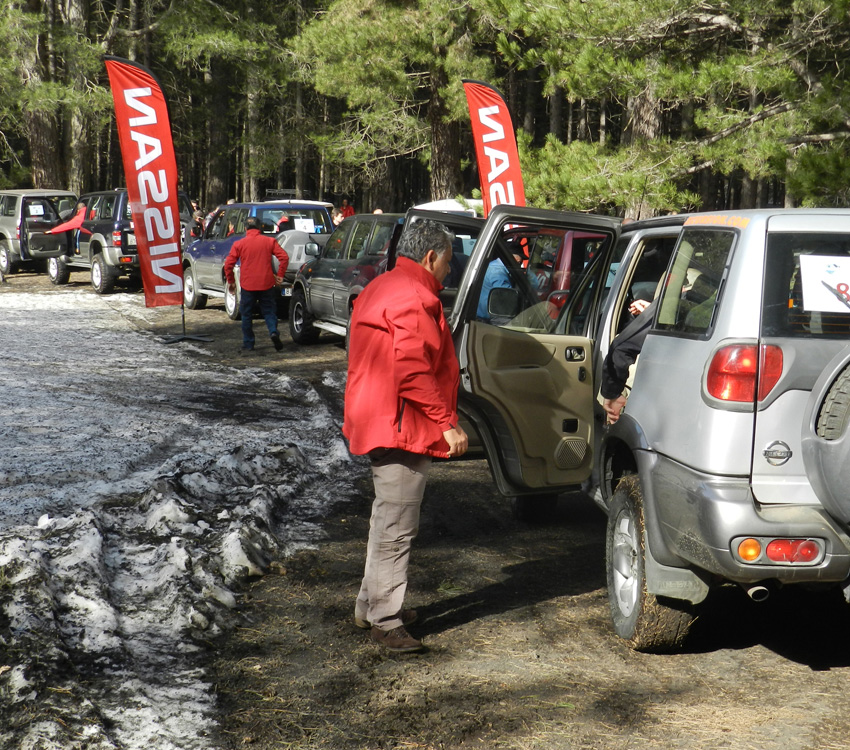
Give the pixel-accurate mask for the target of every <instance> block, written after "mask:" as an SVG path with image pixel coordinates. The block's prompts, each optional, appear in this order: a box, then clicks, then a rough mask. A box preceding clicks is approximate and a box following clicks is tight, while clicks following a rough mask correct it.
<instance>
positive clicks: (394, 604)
mask: <svg viewBox="0 0 850 750" xmlns="http://www.w3.org/2000/svg"><path fill="white" fill-rule="evenodd" d="M369 458H370V460H371V462H372V481H373V483H374V485H375V501H374V502H373V503H372V518H371V521H370V524H369V542H368V545H367V547H366V568H365V571H364V573H363V583H362V585H361V586H360V593H359V594H358V595H357V602H356V603H355V606H354V614H355V616H356V617H359V618H360V619H363V620H368V621H369V622H371V623H372V625H373V626H377V627H379V628H381V630H392V629H393V628H396V627H398V626H399V625H401V624H402V623H401V609H402V605H403V604H404V595H405V593H406V592H407V563H408V560H409V559H410V545H411V542H412V541H413V540H414V539H415V538H416V534H417V533H418V532H419V510H420V508H421V506H422V496H423V495H424V494H425V482H426V480H427V479H428V472H429V470H430V468H431V457H430V456H422V455H419V454H418V453H408V452H407V451H403V450H398V449H394V450H388V449H382V450H376V451H372V452H371V453H370V454H369Z"/></svg>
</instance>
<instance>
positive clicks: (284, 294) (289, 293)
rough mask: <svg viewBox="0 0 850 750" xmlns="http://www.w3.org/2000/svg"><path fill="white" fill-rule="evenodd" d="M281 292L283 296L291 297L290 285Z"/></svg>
mask: <svg viewBox="0 0 850 750" xmlns="http://www.w3.org/2000/svg"><path fill="white" fill-rule="evenodd" d="M281 294H282V295H283V296H284V297H291V296H292V287H291V286H288V287H286V289H284V290H283V291H282V292H281Z"/></svg>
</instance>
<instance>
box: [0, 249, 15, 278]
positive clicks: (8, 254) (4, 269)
mask: <svg viewBox="0 0 850 750" xmlns="http://www.w3.org/2000/svg"><path fill="white" fill-rule="evenodd" d="M17 270H18V264H17V263H13V262H12V248H11V247H9V240H0V273H2V274H4V275H5V276H8V275H9V274H12V273H15V271H17Z"/></svg>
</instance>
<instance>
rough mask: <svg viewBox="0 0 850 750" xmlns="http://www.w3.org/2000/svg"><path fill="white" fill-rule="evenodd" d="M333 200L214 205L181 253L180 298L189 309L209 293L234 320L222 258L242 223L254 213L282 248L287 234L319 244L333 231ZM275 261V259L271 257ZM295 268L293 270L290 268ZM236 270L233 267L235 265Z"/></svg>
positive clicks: (235, 299)
mask: <svg viewBox="0 0 850 750" xmlns="http://www.w3.org/2000/svg"><path fill="white" fill-rule="evenodd" d="M332 208H333V204H331V203H325V202H321V201H308V200H294V201H264V202H258V203H232V204H230V205H227V206H220V207H219V208H218V209H217V210H216V211H215V212H214V213H213V215H212V217H211V218H210V221H209V223H208V224H207V226H206V228H205V229H204V230H203V235H202V236H201V237H199V238H198V239H196V240H195V241H194V242H192V243H191V244H190V245H189V246H188V247H187V248H186V250H185V251H184V253H183V298H184V303H185V305H186V307H188V308H189V309H190V310H200V309H202V308H203V307H205V306H206V304H207V301H208V299H209V298H210V297H219V298H224V308H225V311H226V312H227V315H228V316H229V317H230V318H231V319H232V320H238V319H239V292H238V285H237V292H236V294H231V293H230V292H228V291H227V281H226V280H225V277H224V261H225V258H227V256H228V254H229V253H230V248H231V247H232V245H233V243H234V242H235V241H236V240H238V239H240V238H241V237H244V236H245V222H246V220H247V219H248V217H249V216H255V217H257V218H259V219H260V220H261V221H262V222H263V232H264V233H268V234H271V235H274V236H275V237H276V238H278V242H280V243H281V246H282V247H284V248H285V247H286V245H285V244H284V241H285V239H286V236H287V235H288V234H290V233H297V234H299V235H307V236H309V237H312V238H313V239H314V240H315V241H316V242H317V243H319V244H321V242H322V239H323V238H327V237H328V236H330V233H331V231H332V230H333V222H332V221H331V213H330V212H331V209H332ZM274 262H275V263H277V260H275V261H274ZM296 270H297V269H296ZM237 273H238V268H237Z"/></svg>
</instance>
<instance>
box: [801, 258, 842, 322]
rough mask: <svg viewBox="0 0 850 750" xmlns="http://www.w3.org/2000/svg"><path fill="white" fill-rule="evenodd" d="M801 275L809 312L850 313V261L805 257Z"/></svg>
mask: <svg viewBox="0 0 850 750" xmlns="http://www.w3.org/2000/svg"><path fill="white" fill-rule="evenodd" d="M800 275H801V276H802V282H803V308H804V309H805V310H806V311H809V312H841V313H850V258H848V257H847V256H842V255H801V256H800Z"/></svg>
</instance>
